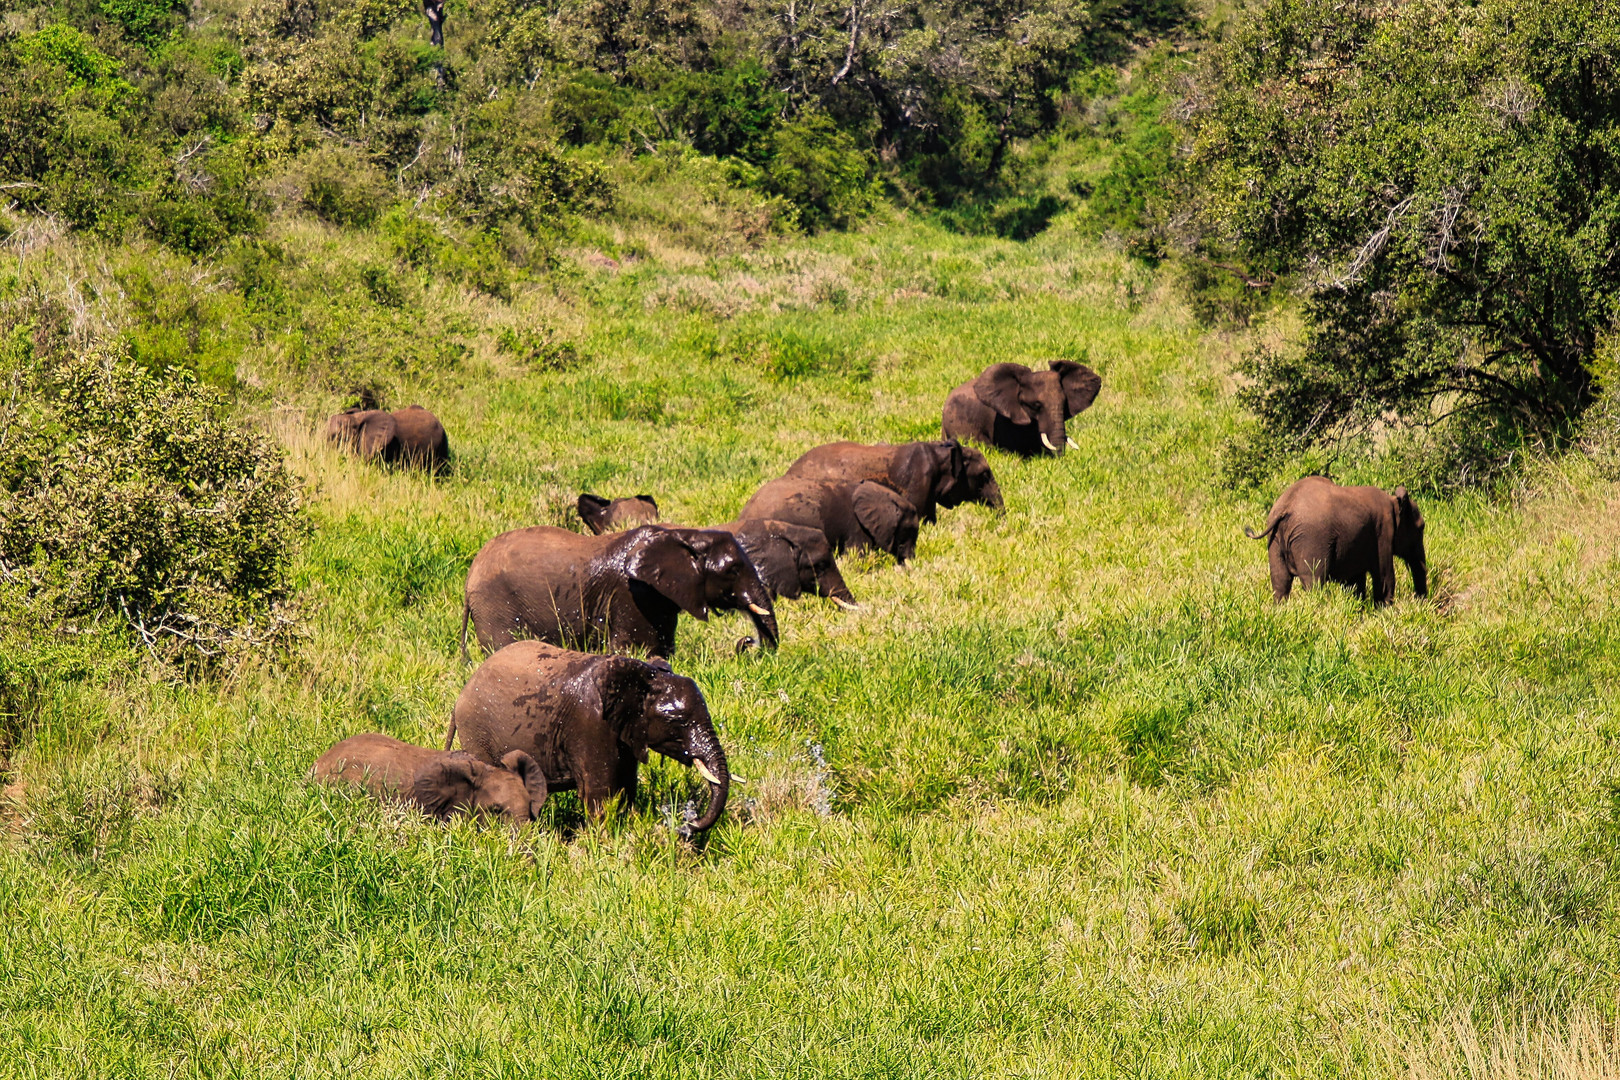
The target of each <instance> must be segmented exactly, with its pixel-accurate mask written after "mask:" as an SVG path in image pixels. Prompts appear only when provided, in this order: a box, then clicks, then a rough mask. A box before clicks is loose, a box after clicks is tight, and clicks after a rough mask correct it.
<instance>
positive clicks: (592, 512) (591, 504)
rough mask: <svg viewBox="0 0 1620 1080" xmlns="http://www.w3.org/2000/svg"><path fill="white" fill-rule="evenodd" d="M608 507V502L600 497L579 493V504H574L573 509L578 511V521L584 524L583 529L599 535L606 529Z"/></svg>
mask: <svg viewBox="0 0 1620 1080" xmlns="http://www.w3.org/2000/svg"><path fill="white" fill-rule="evenodd" d="M608 505H609V503H608V501H607V500H606V499H604V498H602V496H600V495H591V494H589V493H588V492H581V493H580V496H579V502H577V503H575V504H574V508H575V509H576V510H578V511H579V520H581V521H583V522H584V523H585V527H586V528H587V529H589V530H591V532H593V533H596V534H597V535H601V533H602V532H603V531H604V530H605V529H606V528H607V510H608Z"/></svg>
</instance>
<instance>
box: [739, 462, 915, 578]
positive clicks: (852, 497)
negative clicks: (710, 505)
mask: <svg viewBox="0 0 1620 1080" xmlns="http://www.w3.org/2000/svg"><path fill="white" fill-rule="evenodd" d="M738 517H739V518H740V519H741V520H743V521H749V520H762V519H770V520H774V521H786V522H789V523H791V524H794V525H805V526H808V527H810V528H812V529H820V530H821V532H822V534H823V535H825V536H826V537H827V542H828V543H829V544H831V545H832V549H833V551H835V552H841V551H847V550H848V549H850V548H871V549H873V550H875V551H885V552H888V553H889V554H890V555H893V556H894V559H895V561H896V562H898V563H901V564H902V565H903V564H904V563H905V561H906V560H907V559H909V558H911V557H912V556H913V555H915V554H916V553H917V528H918V525H919V524H920V523H921V520H922V519H921V517H920V516H919V515H918V513H917V508H916V507H915V506H913V505H912V504H911V503H910V502H908V501H907V500H906V499H905V498H904V497H903V496H901V495H898V494H896V493H895V492H893V491H891V490H889V489H888V488H886V487H884V486H883V485H882V484H879V483H877V482H875V481H872V480H863V481H861V482H860V483H858V484H849V483H839V482H837V481H830V480H803V479H800V478H799V477H797V476H784V477H782V478H780V479H778V480H772V481H770V482H769V483H767V484H765V485H764V486H763V487H761V488H760V489H759V490H758V491H756V492H754V497H753V498H751V499H749V500H748V503H747V505H745V506H744V507H743V508H742V513H741V514H739V515H738Z"/></svg>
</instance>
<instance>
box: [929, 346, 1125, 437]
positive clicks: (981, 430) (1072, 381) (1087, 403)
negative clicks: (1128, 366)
mask: <svg viewBox="0 0 1620 1080" xmlns="http://www.w3.org/2000/svg"><path fill="white" fill-rule="evenodd" d="M1047 366H1048V367H1049V368H1050V369H1051V370H1049V371H1031V370H1030V369H1029V368H1027V367H1025V366H1024V365H1023V364H991V365H990V366H989V367H987V368H985V369H984V370H983V371H982V372H980V373H979V377H978V378H976V379H974V380H973V381H971V382H965V383H963V384H962V385H961V386H958V387H957V388H956V389H955V390H952V391H951V394H950V397H948V398H946V399H945V415H944V431H945V437H946V438H947V439H961V440H962V441H964V442H977V443H983V444H984V445H986V446H996V447H1000V448H1001V449H1003V450H1010V451H1012V452H1013V453H1015V454H1020V455H1022V456H1023V457H1035V456H1037V455H1039V454H1041V453H1042V452H1045V453H1050V454H1052V455H1054V456H1056V455H1061V454H1062V453H1063V447H1064V446H1065V445H1068V446H1071V447H1072V446H1073V445H1074V440H1073V439H1070V438H1069V436H1068V432H1067V431H1066V430H1065V428H1064V425H1065V424H1067V423H1068V421H1069V418H1070V417H1072V416H1078V415H1079V414H1080V413H1082V412H1085V411H1086V410H1087V409H1089V408H1090V407H1091V403H1092V402H1093V401H1095V400H1096V399H1097V391H1099V390H1101V389H1102V376H1100V375H1098V374H1097V373H1096V372H1095V371H1092V370H1091V369H1090V368H1088V367H1087V366H1086V365H1084V364H1077V363H1075V362H1074V361H1072V360H1054V361H1052V362H1051V363H1050V364H1049V365H1047Z"/></svg>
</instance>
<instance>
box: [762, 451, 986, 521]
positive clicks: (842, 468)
mask: <svg viewBox="0 0 1620 1080" xmlns="http://www.w3.org/2000/svg"><path fill="white" fill-rule="evenodd" d="M785 475H787V476H798V477H803V478H804V479H806V480H841V481H845V482H847V483H859V482H860V481H862V480H875V481H876V482H878V483H880V484H882V485H883V486H884V487H886V488H889V489H890V490H891V491H895V492H897V493H899V494H900V495H903V496H904V497H905V499H906V501H907V502H909V503H911V505H912V506H915V507H916V508H917V512H918V513H919V514H921V515H922V520H923V521H928V522H931V521H933V520H934V519H935V508H936V507H940V506H943V507H944V508H945V509H947V510H949V509H950V508H951V507H953V506H960V505H961V504H963V503H967V502H976V503H983V504H984V505H986V506H988V507H990V508H991V509H993V510H1000V509H1003V507H1004V504H1003V503H1002V500H1001V487H1000V485H998V484H997V483H996V478H995V474H994V473H992V472H991V471H990V463H989V462H988V461H986V460H985V459H984V455H983V454H982V453H980V452H979V451H977V450H975V449H973V448H972V447H970V446H963V445H962V444H961V443H959V442H957V441H956V440H955V439H945V440H942V441H936V442H910V443H902V444H901V445H899V446H891V445H889V444H888V443H878V444H876V445H873V446H867V445H864V444H862V443H853V442H836V443H827V444H826V445H824V446H818V447H816V448H815V449H814V450H811V451H808V452H807V453H805V454H804V455H803V456H801V457H800V458H799V459H798V460H797V461H795V462H794V463H793V464H792V465H789V466H788V470H787V473H786V474H785Z"/></svg>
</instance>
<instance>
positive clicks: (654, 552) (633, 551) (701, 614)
mask: <svg viewBox="0 0 1620 1080" xmlns="http://www.w3.org/2000/svg"><path fill="white" fill-rule="evenodd" d="M637 534H638V535H637V536H636V537H635V539H634V540H633V541H632V543H631V545H630V553H629V560H628V563H627V566H626V571H627V577H628V578H629V579H630V581H631V583H632V586H634V585H640V586H641V587H643V588H650V589H653V590H655V591H656V592H658V593H659V594H661V595H662V596H663V597H664V598H665V599H667V600H668V601H669V602H671V603H673V604H674V605H675V606H677V607H679V608H680V609H681V610H682V611H684V612H686V613H687V614H688V615H690V616H692V617H693V618H694V619H707V618H708V617H709V610H710V609H711V608H713V609H716V610H720V611H747V612H748V614H749V617H750V618H751V619H753V622H754V629H755V631H756V632H757V633H758V635H759V640H760V642H761V643H762V644H763V645H764V646H765V647H766V648H768V649H774V648H776V644H777V630H776V613H775V611H774V610H773V609H772V607H771V593H770V590H769V589H767V588H766V587H765V583H764V582H763V581H761V580H760V579H759V571H758V570H756V569H755V568H754V564H753V563H752V562H751V561H750V560H749V558H748V555H747V553H746V552H744V551H743V549H742V545H741V544H739V543H737V538H736V537H735V536H732V535H731V534H730V533H728V532H721V531H719V530H716V529H668V528H664V527H662V526H643V527H642V528H641V529H638V530H637Z"/></svg>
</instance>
